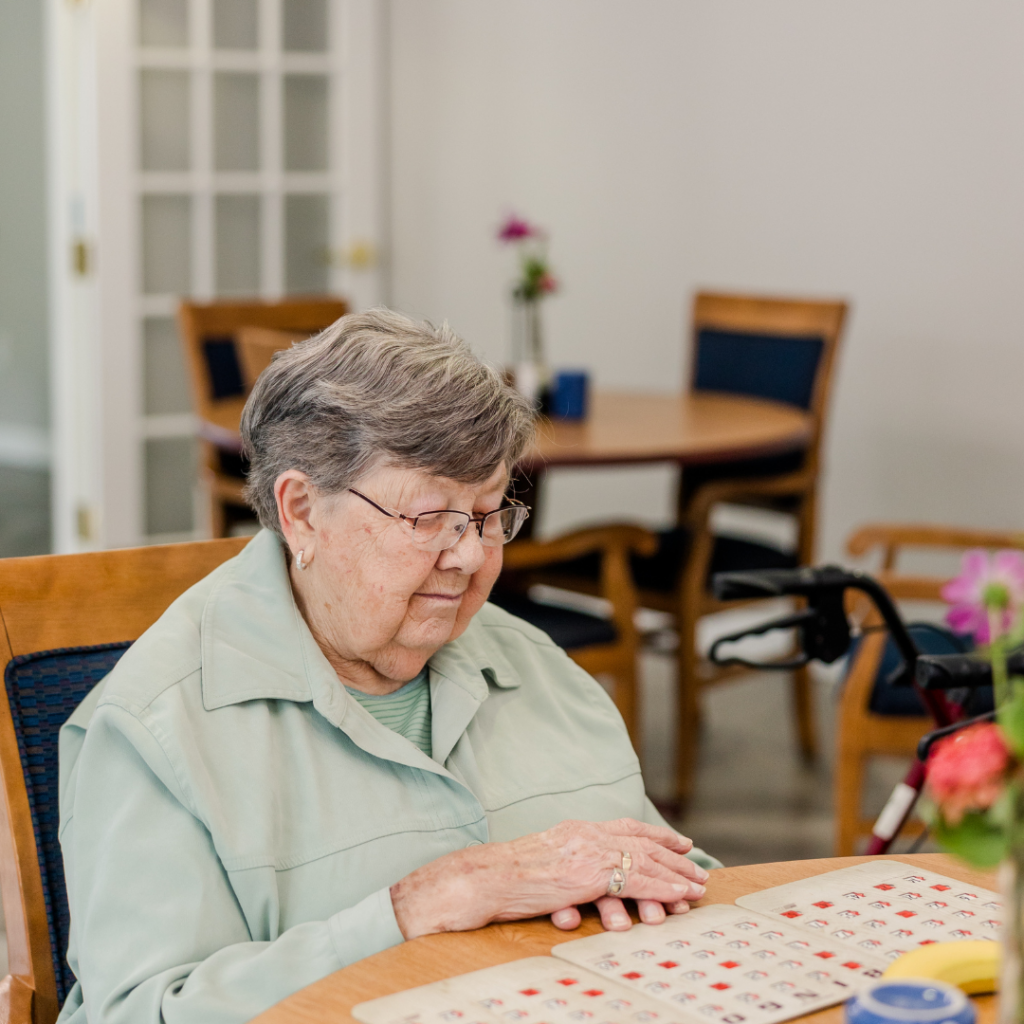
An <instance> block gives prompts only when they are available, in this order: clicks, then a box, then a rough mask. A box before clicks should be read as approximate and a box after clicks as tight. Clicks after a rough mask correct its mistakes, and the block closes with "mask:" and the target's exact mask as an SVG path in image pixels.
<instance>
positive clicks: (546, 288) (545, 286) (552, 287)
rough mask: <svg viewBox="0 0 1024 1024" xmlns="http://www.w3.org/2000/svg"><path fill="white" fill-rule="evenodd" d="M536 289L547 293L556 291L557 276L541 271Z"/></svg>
mask: <svg viewBox="0 0 1024 1024" xmlns="http://www.w3.org/2000/svg"><path fill="white" fill-rule="evenodd" d="M537 289H538V290H539V291H542V292H546V293H548V294H550V293H551V292H556V291H558V278H557V277H555V276H554V274H549V273H547V272H545V273H543V274H542V275H541V278H540V280H539V281H538V282H537Z"/></svg>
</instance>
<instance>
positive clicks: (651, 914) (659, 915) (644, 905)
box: [636, 900, 665, 924]
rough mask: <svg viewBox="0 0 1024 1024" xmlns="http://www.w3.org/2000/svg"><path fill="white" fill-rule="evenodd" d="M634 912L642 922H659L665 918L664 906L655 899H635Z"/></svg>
mask: <svg viewBox="0 0 1024 1024" xmlns="http://www.w3.org/2000/svg"><path fill="white" fill-rule="evenodd" d="M636 912H637V913H638V914H639V915H640V920H641V921H643V923H644V924H661V923H662V922H663V921H664V920H665V906H664V904H662V903H659V902H658V901H657V900H637V901H636Z"/></svg>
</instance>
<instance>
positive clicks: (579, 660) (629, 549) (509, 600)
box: [491, 526, 657, 749]
mask: <svg viewBox="0 0 1024 1024" xmlns="http://www.w3.org/2000/svg"><path fill="white" fill-rule="evenodd" d="M656 546H657V538H656V537H655V536H654V534H653V533H650V532H649V531H647V530H643V529H640V528H639V527H636V526H609V527H603V528H602V527H598V528H596V529H590V530H578V531H576V532H574V533H568V534H564V535H562V536H560V537H556V538H554V539H552V540H546V541H542V540H533V539H528V540H516V541H513V542H512V543H511V544H509V545H508V546H507V547H506V548H505V552H504V556H505V558H504V569H503V572H502V578H501V580H499V584H498V586H497V587H496V588H495V592H494V593H493V594H492V595H491V600H492V601H493V602H494V603H495V604H498V605H500V606H501V607H503V608H506V609H507V610H508V611H510V612H512V614H514V615H518V616H519V617H520V618H523V619H526V620H527V621H528V622H531V623H533V625H535V626H537V627H538V628H540V629H542V630H544V632H546V633H547V634H548V635H549V636H550V637H551V639H552V640H554V641H555V643H557V644H558V645H559V646H560V647H563V648H565V650H566V652H567V653H568V654H569V656H570V657H571V658H572V659H573V661H575V662H576V664H577V665H579V666H580V667H581V668H583V669H585V670H586V671H587V672H589V673H591V675H601V674H608V675H610V676H611V677H612V678H613V680H614V682H615V690H614V694H613V699H614V700H615V704H616V706H617V707H618V709H619V713H620V714H621V715H622V718H623V721H624V722H625V723H626V728H627V729H628V730H629V735H630V737H631V738H632V740H633V745H634V746H635V747H637V748H638V749H639V746H638V745H639V714H640V711H639V700H638V696H637V683H636V668H637V664H636V659H637V654H638V651H639V644H638V635H637V630H636V625H635V623H634V617H635V615H636V609H637V601H636V590H635V588H634V586H633V579H632V576H631V574H630V569H629V559H630V556H631V555H634V554H638V555H640V554H650V553H651V552H653V551H654V549H655V547H656ZM587 555H595V556H596V557H597V558H598V559H599V562H600V588H599V590H598V595H599V596H600V597H602V598H604V599H605V600H606V601H607V602H608V604H609V605H610V607H611V615H610V617H609V618H607V619H605V618H603V617H600V616H598V615H592V614H588V613H586V612H583V611H579V610H576V609H569V608H561V607H553V606H551V605H546V604H541V603H539V602H537V601H534V600H531V598H530V596H529V594H528V593H527V591H528V588H529V586H530V584H531V582H533V581H534V579H535V578H536V571H537V570H540V569H543V568H544V567H546V566H551V565H557V564H558V563H561V562H566V561H569V560H571V559H575V558H581V557H585V556H587Z"/></svg>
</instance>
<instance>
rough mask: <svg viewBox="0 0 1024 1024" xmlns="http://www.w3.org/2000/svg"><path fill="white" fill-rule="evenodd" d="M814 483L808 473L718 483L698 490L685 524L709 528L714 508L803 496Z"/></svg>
mask: <svg viewBox="0 0 1024 1024" xmlns="http://www.w3.org/2000/svg"><path fill="white" fill-rule="evenodd" d="M813 484H814V476H813V474H810V473H805V472H800V473H786V474H784V475H783V476H766V477H760V478H753V479H749V478H743V477H739V478H736V479H733V480H715V481H713V482H712V483H707V484H704V485H703V486H702V487H700V488H698V490H697V493H696V494H694V496H693V498H691V499H690V503H689V506H688V507H687V511H686V518H685V525H687V526H688V527H689V528H690V529H691V530H693V531H694V532H698V531H702V530H704V529H705V528H706V525H707V520H708V516H709V515H710V514H711V510H712V509H713V508H714V507H715V505H721V504H723V503H724V502H729V501H739V500H741V499H743V498H749V497H788V496H790V495H800V494H804V493H805V492H806V491H807V490H808V489H809V488H810V487H812V486H813Z"/></svg>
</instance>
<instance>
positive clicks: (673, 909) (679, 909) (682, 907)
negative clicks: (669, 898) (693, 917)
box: [663, 900, 690, 914]
mask: <svg viewBox="0 0 1024 1024" xmlns="http://www.w3.org/2000/svg"><path fill="white" fill-rule="evenodd" d="M663 906H664V907H665V909H666V910H667V911H668V912H669V913H670V914H685V913H688V912H689V909H690V904H689V903H687V902H686V900H680V902H679V903H665V904H663Z"/></svg>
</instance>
